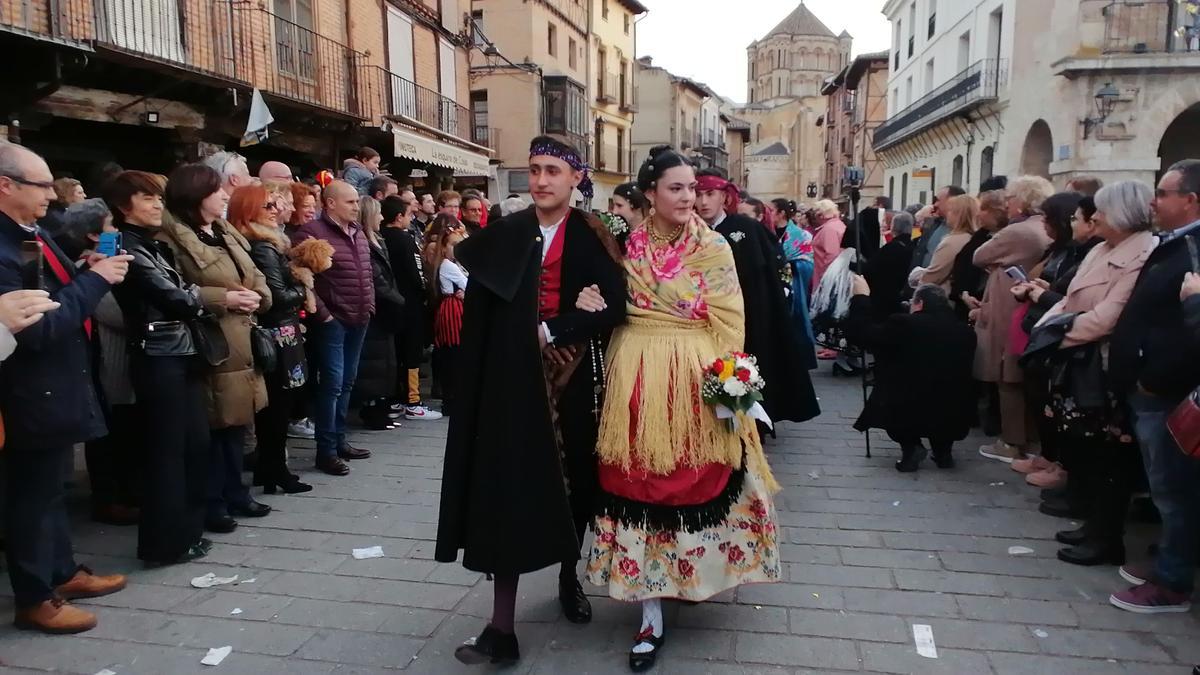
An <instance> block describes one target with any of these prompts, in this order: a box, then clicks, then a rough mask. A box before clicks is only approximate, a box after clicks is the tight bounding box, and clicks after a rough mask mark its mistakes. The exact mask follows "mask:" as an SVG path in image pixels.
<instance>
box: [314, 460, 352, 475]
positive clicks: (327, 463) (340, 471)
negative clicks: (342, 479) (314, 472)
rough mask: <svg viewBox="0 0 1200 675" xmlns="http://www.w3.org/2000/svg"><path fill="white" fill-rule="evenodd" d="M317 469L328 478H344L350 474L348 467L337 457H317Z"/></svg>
mask: <svg viewBox="0 0 1200 675" xmlns="http://www.w3.org/2000/svg"><path fill="white" fill-rule="evenodd" d="M316 466H317V469H319V470H321V471H324V472H325V473H327V474H329V475H330V476H346V475H349V473H350V467H348V466H346V463H345V462H343V461H342V460H341V458H339V457H334V456H329V457H324V456H322V457H317V464H316Z"/></svg>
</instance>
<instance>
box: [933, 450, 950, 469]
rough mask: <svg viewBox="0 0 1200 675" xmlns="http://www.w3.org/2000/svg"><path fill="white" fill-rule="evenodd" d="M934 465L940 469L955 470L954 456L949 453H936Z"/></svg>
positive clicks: (934, 454)
mask: <svg viewBox="0 0 1200 675" xmlns="http://www.w3.org/2000/svg"><path fill="white" fill-rule="evenodd" d="M933 463H934V464H935V465H936V466H937V468H939V469H953V468H954V455H952V454H950V453H948V452H947V453H945V454H941V453H937V452H935V453H933Z"/></svg>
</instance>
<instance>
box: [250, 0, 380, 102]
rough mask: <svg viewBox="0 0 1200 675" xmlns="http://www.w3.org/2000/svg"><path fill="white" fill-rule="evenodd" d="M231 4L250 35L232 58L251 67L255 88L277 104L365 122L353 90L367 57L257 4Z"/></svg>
mask: <svg viewBox="0 0 1200 675" xmlns="http://www.w3.org/2000/svg"><path fill="white" fill-rule="evenodd" d="M231 4H232V9H233V13H234V14H240V15H242V19H241V20H242V21H244V22H246V24H245V25H246V27H247V29H248V31H249V36H250V39H243V40H241V41H240V42H239V43H238V44H237V45H236V46H235V56H234V58H236V59H239V60H240V61H249V62H250V64H251V67H252V68H253V77H252V79H251V82H253V84H254V85H255V86H256V87H258V88H259V89H261V90H262V91H263V92H264V93H266V94H270V95H273V96H275V97H278V98H281V99H285V100H290V101H293V102H296V103H303V104H307V105H310V106H314V107H318V108H324V109H326V110H329V111H332V112H335V113H339V114H343V115H347V116H351V117H358V118H360V119H366V118H365V117H364V116H363V115H361V114H360V112H359V111H360V108H361V107H362V106H361V104H360V103H359V101H358V100H357V91H356V86H355V84H356V83H355V80H356V78H357V76H358V66H359V65H360V64H361V63H363V62H364V61H365V59H366V55H365V54H363V53H362V52H358V51H355V50H353V49H350V48H349V47H347V46H346V45H343V44H341V43H340V42H337V41H336V40H331V39H329V38H327V37H325V36H324V35H321V34H320V33H317V32H316V31H314V30H311V29H309V28H305V27H304V26H301V25H299V24H296V23H293V22H292V21H289V20H287V19H285V18H284V17H282V16H278V15H276V14H273V13H271V12H269V11H267V10H266V9H264V8H262V7H261V6H259V5H256V4H255V5H252V4H249V3H245V2H239V1H235V2H233V3H231Z"/></svg>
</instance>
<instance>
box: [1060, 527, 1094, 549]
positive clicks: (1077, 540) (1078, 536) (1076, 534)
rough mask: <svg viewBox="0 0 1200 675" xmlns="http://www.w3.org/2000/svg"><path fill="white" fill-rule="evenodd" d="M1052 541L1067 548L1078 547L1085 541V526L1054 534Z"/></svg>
mask: <svg viewBox="0 0 1200 675" xmlns="http://www.w3.org/2000/svg"><path fill="white" fill-rule="evenodd" d="M1054 540H1055V541H1057V542H1058V543H1060V544H1065V545H1067V546H1078V545H1080V544H1082V543H1083V542H1085V541H1087V525H1082V526H1080V527H1078V528H1076V529H1074V530H1060V531H1058V532H1055V533H1054Z"/></svg>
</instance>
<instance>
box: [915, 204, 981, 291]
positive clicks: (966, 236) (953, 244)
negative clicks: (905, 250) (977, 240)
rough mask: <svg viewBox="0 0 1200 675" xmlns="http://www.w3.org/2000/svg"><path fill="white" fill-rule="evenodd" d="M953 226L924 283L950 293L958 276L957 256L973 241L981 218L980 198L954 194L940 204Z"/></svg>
mask: <svg viewBox="0 0 1200 675" xmlns="http://www.w3.org/2000/svg"><path fill="white" fill-rule="evenodd" d="M938 210H939V211H940V212H941V213H942V215H943V216H945V218H946V226H947V227H948V228H949V231H948V232H947V234H946V236H945V237H943V238H942V241H941V243H940V244H938V247H937V249H936V250H934V252H933V261H932V262H930V263H929V267H927V268H926V269H925V273H924V274H922V275H921V283H922V284H936V285H938V286H941V287H942V289H943V290H945V291H946V292H947V293H949V292H950V286H951V284H952V282H953V279H954V259H955V258H956V257H958V254H959V253H960V252H961V251H962V250H963V247H964V246H966V245H967V242H968V241H970V240H971V235H972V234H974V233H975V230H976V223H977V222H978V220H979V200H977V199H975V198H974V197H972V196H971V195H959V196H957V197H951V198H949V199H947V200H946V201H945V202H944V203H942V204H941V205H939V206H938Z"/></svg>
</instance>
